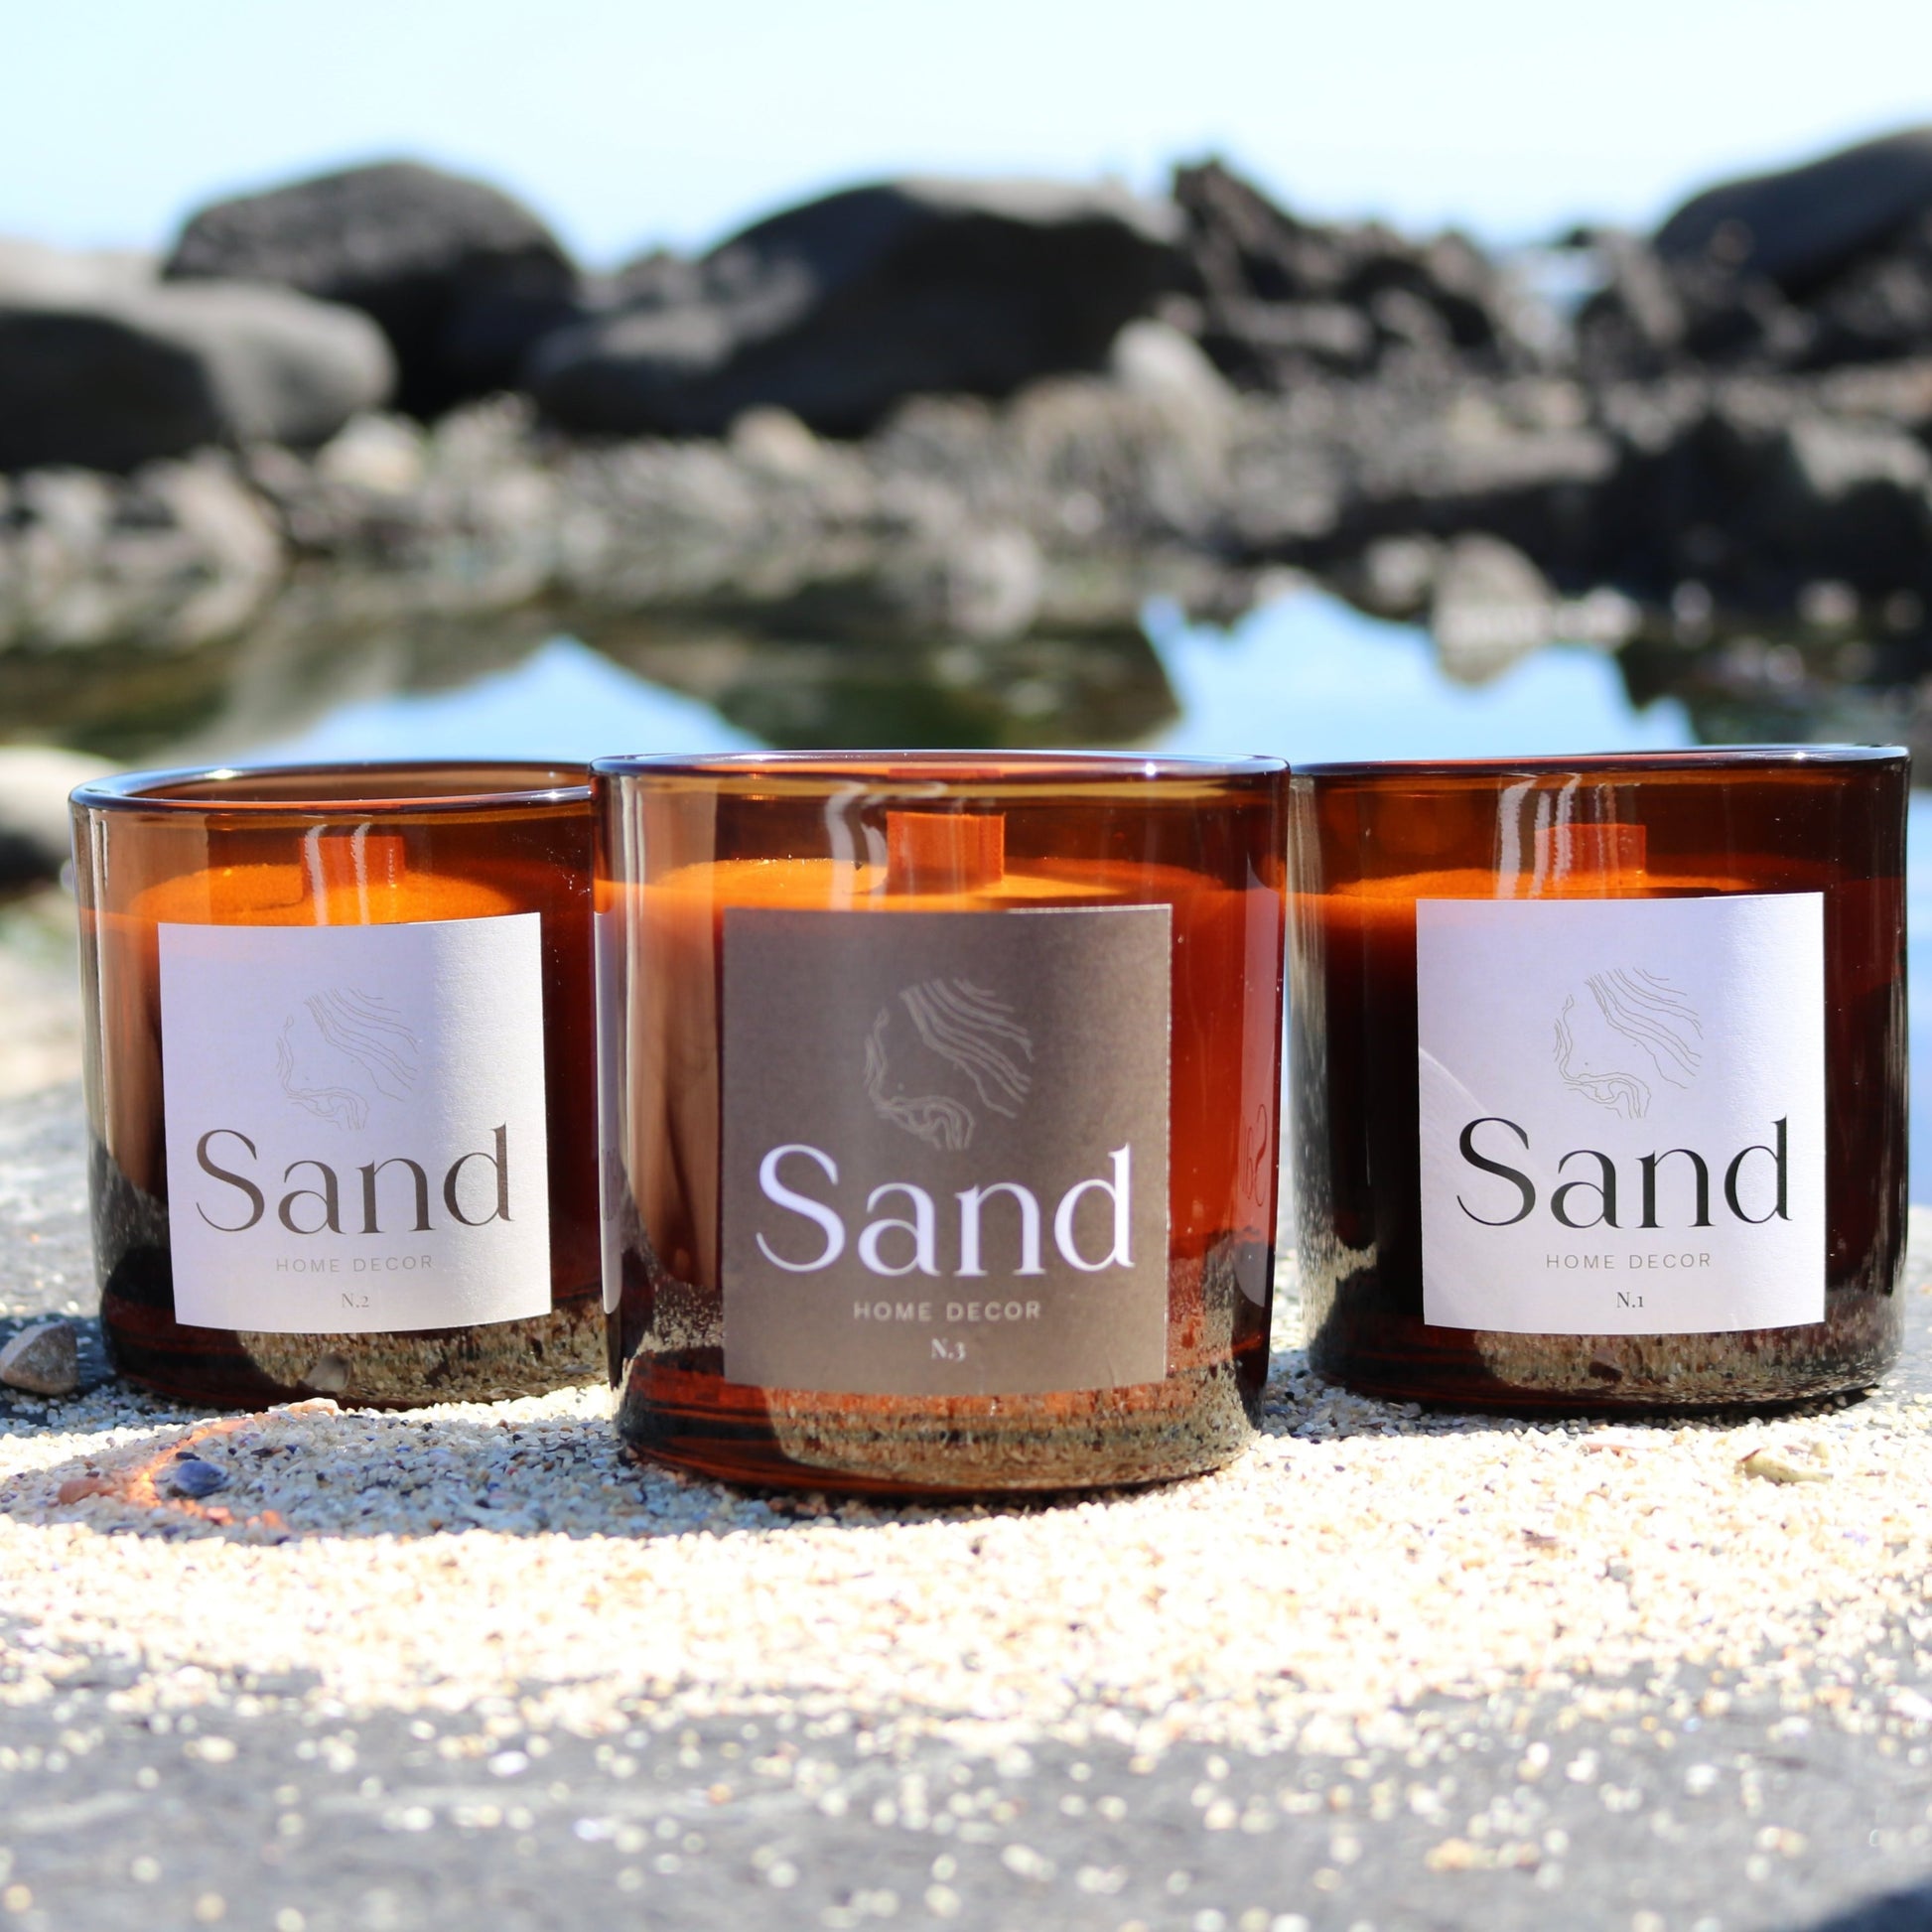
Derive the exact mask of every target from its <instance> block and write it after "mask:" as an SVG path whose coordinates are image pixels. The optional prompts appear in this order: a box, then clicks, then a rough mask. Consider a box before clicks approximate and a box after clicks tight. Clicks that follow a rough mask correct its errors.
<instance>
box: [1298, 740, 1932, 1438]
mask: <svg viewBox="0 0 1932 1932" xmlns="http://www.w3.org/2000/svg"><path fill="white" fill-rule="evenodd" d="M1907 783H1908V764H1907V759H1906V757H1905V755H1904V754H1903V753H1902V752H1899V751H1895V750H1880V749H1865V748H1852V747H1843V748H1841V747H1818V748H1807V749H1802V750H1800V749H1791V750H1735V751H1715V750H1714V751H1702V752H1680V753H1642V754H1636V753H1633V754H1619V755H1606V756H1600V757H1589V758H1539V759H1513V760H1508V761H1498V762H1495V763H1443V764H1331V765H1313V766H1309V767H1305V768H1303V769H1300V770H1298V771H1297V773H1296V775H1295V778H1294V781H1293V787H1292V790H1293V804H1292V810H1291V821H1292V829H1291V842H1290V843H1291V900H1290V929H1291V934H1292V938H1291V947H1292V953H1293V967H1292V979H1293V986H1294V1020H1293V1028H1292V1044H1291V1048H1290V1057H1291V1073H1290V1087H1291V1091H1292V1094H1293V1106H1294V1130H1293V1131H1294V1137H1295V1176H1296V1180H1295V1194H1296V1215H1297V1220H1298V1225H1299V1231H1300V1246H1301V1265H1302V1283H1303V1293H1304V1295H1305V1297H1306V1302H1307V1309H1308V1319H1309V1335H1310V1342H1309V1347H1310V1359H1311V1363H1312V1364H1313V1366H1314V1367H1315V1368H1316V1369H1317V1371H1319V1372H1320V1373H1321V1374H1323V1375H1326V1376H1329V1377H1331V1378H1333V1379H1334V1380H1336V1381H1339V1382H1343V1383H1346V1384H1347V1385H1348V1386H1350V1387H1351V1388H1355V1389H1359V1390H1362V1391H1365V1392H1367V1393H1371V1394H1376V1395H1383V1396H1389V1397H1394V1398H1398V1399H1409V1400H1421V1401H1441V1402H1452V1403H1456V1404H1460V1405H1465V1406H1471V1407H1484V1408H1496V1409H1506V1410H1514V1411H1527V1412H1536V1411H1545V1410H1579V1409H1626V1410H1628V1409H1651V1408H1697V1407H1717V1406H1723V1405H1727V1404H1744V1403H1748V1404H1771V1403H1780V1402H1793V1401H1800V1400H1807V1399H1812V1398H1816V1397H1821V1396H1827V1395H1832V1394H1835V1393H1839V1392H1842V1391H1846V1390H1853V1389H1861V1388H1864V1387H1866V1386H1868V1385H1869V1384H1870V1383H1872V1382H1873V1381H1875V1380H1876V1379H1877V1377H1878V1376H1879V1375H1881V1374H1882V1373H1883V1372H1884V1370H1885V1368H1886V1367H1887V1366H1888V1365H1889V1364H1890V1362H1891V1361H1892V1359H1893V1357H1894V1356H1895V1354H1896V1353H1897V1349H1898V1342H1899V1332H1900V1307H1899V1299H1898V1291H1899V1271H1900V1266H1901V1263H1902V1260H1903V1256H1904V1250H1905V1207H1906V1167H1905V1111H1906V1037H1905V884H1904V870H1905V804H1906V792H1907Z"/></svg>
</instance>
